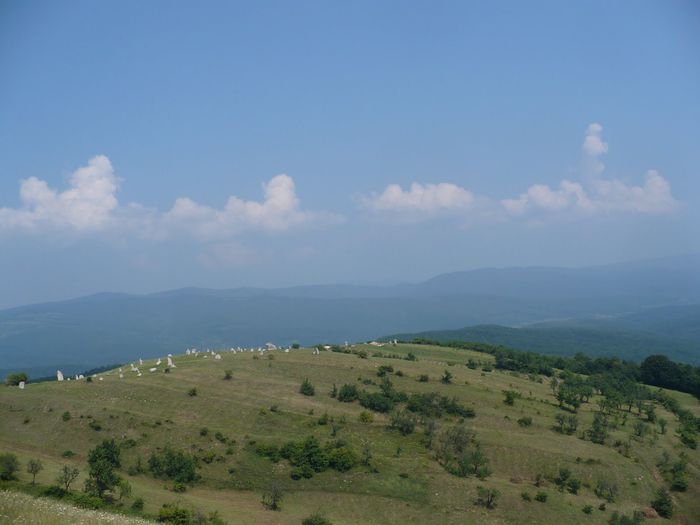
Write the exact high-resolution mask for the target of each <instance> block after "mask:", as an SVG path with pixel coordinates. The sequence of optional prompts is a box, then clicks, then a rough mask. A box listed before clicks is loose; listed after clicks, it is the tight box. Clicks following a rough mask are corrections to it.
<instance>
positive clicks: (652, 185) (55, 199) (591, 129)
mask: <svg viewBox="0 0 700 525" xmlns="http://www.w3.org/2000/svg"><path fill="white" fill-rule="evenodd" d="M581 151H582V156H583V159H582V160H583V162H582V177H581V180H580V181H575V180H568V179H564V180H562V181H561V182H559V183H558V184H557V185H555V186H550V185H547V184H533V185H531V186H530V187H529V188H527V189H526V190H525V191H523V192H522V193H520V194H519V195H516V196H514V197H513V196H509V197H505V198H501V199H493V198H489V197H485V196H481V195H478V194H476V193H475V192H473V191H472V190H470V189H467V188H464V187H462V186H458V185H456V184H453V183H447V182H441V183H436V184H421V183H417V182H413V183H412V184H411V185H410V186H409V187H408V188H406V189H403V188H402V187H401V186H400V185H399V184H389V185H388V186H386V188H385V189H384V190H383V191H381V192H379V193H372V194H370V195H369V196H364V197H361V198H360V199H359V200H360V204H361V206H362V207H363V208H364V209H365V210H369V211H370V212H373V213H378V214H384V215H392V214H393V215H396V216H400V217H412V218H417V219H418V220H422V219H428V218H431V217H434V216H436V215H444V214H448V215H453V216H458V217H467V216H469V217H475V218H477V219H479V220H483V221H489V220H493V219H494V218H496V219H497V220H502V219H503V218H504V217H505V218H513V219H520V218H527V217H528V216H533V217H536V218H537V219H538V220H540V219H542V218H544V217H547V216H552V217H557V218H558V217H561V216H562V215H564V214H567V215H573V216H576V217H586V216H595V215H601V214H613V213H636V214H666V213H672V212H673V211H675V210H676V209H677V208H678V207H679V202H678V201H677V200H676V199H675V197H674V196H673V193H672V191H671V186H670V184H669V182H668V181H667V180H666V179H665V178H664V177H662V176H661V175H660V174H659V173H658V172H656V171H654V170H649V171H648V172H647V173H646V174H645V176H644V178H643V180H642V181H640V182H639V183H636V184H633V183H632V184H631V183H628V182H625V181H623V180H621V179H615V178H607V177H605V174H604V171H605V166H604V164H603V163H602V161H601V158H602V156H603V155H605V154H606V153H607V152H608V144H607V143H606V142H604V140H603V127H602V126H601V125H600V124H597V123H593V124H590V125H589V126H588V128H587V129H586V132H585V135H584V139H583V143H582V145H581ZM120 182H121V180H120V179H119V178H117V176H116V175H115V173H114V168H113V166H112V163H111V162H110V160H109V159H108V158H107V157H106V156H104V155H98V156H95V157H93V158H91V159H90V160H89V161H88V163H87V166H84V167H81V168H79V169H77V170H75V171H74V172H73V173H72V174H71V175H70V177H69V178H68V181H67V188H66V189H64V190H63V191H59V190H57V189H53V188H50V187H49V185H48V183H47V182H46V181H45V180H41V179H38V178H36V177H30V178H28V179H26V180H22V181H21V183H20V191H19V195H20V202H21V204H20V206H18V207H16V208H0V231H26V232H35V233H42V232H56V231H68V232H71V233H72V234H94V233H96V232H105V231H110V232H118V233H120V234H121V233H124V234H126V233H129V234H131V235H136V236H139V237H141V238H149V239H168V238H176V237H181V236H189V237H190V238H193V239H196V240H198V241H201V242H208V243H219V244H216V246H214V245H213V244H212V246H211V247H210V248H211V250H210V255H208V256H207V257H208V259H207V260H206V262H207V264H211V265H213V264H214V261H218V260H223V261H229V262H237V261H246V260H252V259H253V256H252V255H251V254H250V253H248V252H246V251H245V250H244V249H242V248H241V245H239V244H235V243H231V242H230V241H231V240H232V239H233V238H234V237H236V236H238V235H240V234H242V233H245V232H257V233H266V234H280V233H283V232H287V231H290V230H294V229H298V228H300V227H303V226H306V225H314V224H322V225H326V224H332V223H334V222H338V221H339V220H342V216H341V215H337V214H333V213H328V212H314V211H309V210H305V209H303V208H302V206H301V203H300V200H299V197H298V196H297V192H296V187H295V184H294V180H293V179H292V178H291V177H290V176H288V175H285V174H281V175H276V176H274V177H272V178H271V179H270V180H269V181H267V182H266V183H264V184H263V185H262V190H263V197H262V200H259V201H258V200H243V199H241V198H240V197H237V196H233V195H232V196H230V197H228V199H227V200H226V203H225V204H224V206H223V207H222V208H215V207H211V206H208V205H205V204H201V203H198V202H195V201H194V200H192V199H191V198H189V197H180V198H178V199H176V200H175V202H174V203H173V205H172V207H171V208H170V209H168V210H167V211H159V210H156V209H152V208H147V207H144V206H141V205H139V204H137V203H128V204H126V205H123V204H120V203H119V201H118V199H117V193H118V190H119V184H120ZM227 242H228V243H229V244H226V243H227Z"/></svg>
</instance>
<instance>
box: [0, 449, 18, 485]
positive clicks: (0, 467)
mask: <svg viewBox="0 0 700 525" xmlns="http://www.w3.org/2000/svg"><path fill="white" fill-rule="evenodd" d="M18 471H19V460H18V459H17V456H15V455H14V454H12V453H10V452H7V453H5V454H0V480H3V481H12V480H14V479H17V472H18Z"/></svg>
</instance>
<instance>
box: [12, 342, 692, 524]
mask: <svg viewBox="0 0 700 525" xmlns="http://www.w3.org/2000/svg"><path fill="white" fill-rule="evenodd" d="M354 350H366V351H367V352H368V354H369V356H370V357H369V358H367V359H363V358H360V357H359V356H358V355H355V354H345V353H337V352H331V351H322V352H321V353H320V355H313V353H312V350H311V349H298V350H292V351H291V352H289V353H284V352H282V351H272V352H269V353H266V354H264V355H258V353H257V352H255V353H250V352H245V353H240V352H239V353H236V354H234V353H232V352H228V351H222V352H221V356H222V359H221V360H215V359H213V358H212V357H211V356H209V357H206V358H205V357H204V354H199V355H198V356H184V355H177V356H175V357H174V361H175V364H176V368H173V369H171V370H170V372H169V373H163V367H162V365H161V366H160V367H158V368H159V369H158V371H157V372H153V373H149V372H148V369H149V368H150V367H152V366H155V360H149V361H145V362H144V364H143V366H140V369H141V371H142V372H143V376H142V377H137V376H136V374H135V373H133V372H131V371H129V366H128V365H127V366H125V367H123V373H124V376H125V377H124V378H123V379H120V378H119V373H118V371H117V370H112V371H108V372H105V373H103V374H99V375H98V377H95V378H94V379H93V381H92V382H90V383H88V382H86V381H70V382H68V381H64V382H61V383H59V382H45V383H37V384H31V383H30V384H28V385H27V386H26V388H25V389H24V390H20V389H19V388H16V387H2V388H0V421H1V423H0V452H12V453H15V454H16V455H17V456H18V457H19V459H20V461H21V462H22V470H21V471H20V474H19V478H20V480H19V482H5V483H4V484H0V489H2V488H5V489H10V490H11V489H12V488H13V486H15V488H17V485H18V484H26V483H28V482H29V481H31V476H30V475H29V474H28V473H27V472H26V470H25V468H24V465H25V464H26V461H27V460H29V459H30V458H38V459H40V460H41V461H42V463H43V465H44V470H42V471H41V472H39V474H38V475H37V479H36V482H37V484H40V485H50V484H51V483H52V482H53V480H54V479H55V478H56V475H57V473H58V470H59V469H60V468H61V467H62V466H63V465H70V466H75V467H77V468H78V469H80V471H81V474H80V477H79V479H78V480H77V481H76V483H75V484H74V487H75V488H82V485H83V482H84V480H85V476H86V472H87V464H86V461H87V453H88V451H89V450H90V449H91V448H93V447H95V445H97V444H98V443H99V442H101V441H102V440H103V439H106V438H114V439H116V440H117V442H122V443H125V442H128V443H129V444H130V445H129V446H126V447H123V448H122V468H121V470H120V472H119V474H120V475H121V476H123V477H124V478H125V479H126V480H128V482H129V483H130V484H131V486H132V487H133V495H132V496H131V497H130V498H129V499H128V500H126V501H125V502H124V504H125V506H126V507H128V506H129V504H130V503H131V501H132V500H133V499H134V498H137V497H140V498H143V499H144V501H145V506H144V512H145V513H147V514H150V515H154V516H155V515H157V513H158V510H159V509H160V508H161V506H162V505H163V504H164V503H172V502H177V503H179V505H181V506H185V507H188V508H192V509H195V508H196V509H201V510H203V511H206V512H210V511H214V510H216V511H218V512H219V514H220V516H221V517H222V518H223V519H224V520H226V521H227V522H228V523H230V524H269V525H272V524H280V525H286V524H297V525H298V524H299V523H301V521H302V519H303V518H305V517H306V516H308V515H309V514H312V513H313V512H314V511H322V512H323V513H324V514H325V516H326V517H327V518H328V519H329V520H330V521H331V522H332V523H333V524H336V525H340V524H369V523H383V524H401V525H408V524H416V525H418V524H427V523H440V524H465V523H467V524H471V523H473V524H487V525H496V524H513V525H515V524H523V523H527V524H533V525H534V524H541V525H549V524H551V525H554V524H570V525H578V524H581V525H583V524H586V525H595V524H604V523H607V522H608V520H609V518H610V515H611V514H612V512H613V511H615V510H617V511H620V512H623V513H627V514H630V513H631V512H632V511H634V510H642V509H645V508H648V507H649V502H650V501H651V500H652V499H653V498H654V493H655V491H656V489H657V488H659V487H661V486H666V484H665V482H664V480H663V479H662V477H661V474H660V472H659V471H658V468H657V467H656V464H657V462H658V461H659V458H660V457H661V454H662V452H663V451H667V452H669V453H670V454H671V455H672V456H673V457H674V458H675V457H678V456H679V454H681V453H682V452H683V453H685V454H687V456H688V462H689V474H690V477H689V487H688V490H687V491H686V492H672V493H671V494H672V497H673V499H674V503H675V513H674V515H673V517H672V518H671V519H670V520H665V519H663V518H655V519H654V520H653V521H654V522H656V523H682V524H687V525H692V524H697V523H700V483H698V479H700V453H699V452H698V451H697V450H691V449H689V448H687V447H683V446H682V445H681V443H680V441H679V440H678V438H677V437H676V435H675V432H674V431H675V428H676V426H677V421H676V418H675V417H674V416H673V414H671V413H669V412H667V411H665V410H664V409H663V408H661V407H657V413H658V415H659V416H661V417H663V418H665V419H667V420H668V421H669V427H668V431H667V432H666V433H665V434H661V433H660V432H659V431H658V429H656V430H655V431H654V432H653V433H652V434H650V435H647V436H645V437H644V438H642V439H639V438H637V439H632V441H631V443H632V445H631V449H630V454H629V457H625V456H624V455H623V454H621V453H620V452H618V451H617V450H616V449H614V448H613V447H611V446H609V445H598V444H594V443H592V442H591V441H589V440H584V439H581V438H580V435H581V434H582V432H583V431H584V430H586V429H588V428H589V427H590V425H591V422H592V419H593V415H592V414H593V411H594V410H595V408H596V404H595V399H592V400H591V402H590V403H588V404H584V405H583V406H582V407H581V408H580V409H579V411H578V417H579V420H580V424H579V429H578V431H577V432H576V433H575V434H574V435H565V434H561V433H558V432H555V431H554V430H553V426H554V423H555V420H554V417H555V415H556V414H557V413H560V412H561V410H560V409H559V408H558V407H557V402H556V400H555V398H554V396H553V393H552V389H551V388H550V386H549V383H548V381H549V380H548V379H547V378H543V377H542V376H527V375H524V374H517V373H512V372H504V371H499V370H492V371H483V370H481V368H480V367H478V368H476V369H470V368H468V367H467V366H465V363H466V362H467V360H468V359H469V358H471V359H473V360H475V361H477V362H479V363H480V364H481V365H486V368H487V370H488V369H489V368H490V367H489V366H488V365H489V364H490V363H492V361H493V358H492V357H491V356H489V355H486V354H482V353H477V352H470V351H466V350H458V349H451V348H445V347H433V346H423V345H407V344H399V345H397V346H390V345H387V346H385V347H383V348H381V349H377V348H375V347H372V346H364V345H358V346H356V347H355V348H354ZM377 350H379V351H381V352H385V353H392V354H399V355H402V356H405V355H408V353H409V352H410V353H413V354H414V355H415V356H416V357H417V360H415V361H409V360H402V359H395V358H386V357H372V353H373V352H376V351H377ZM380 365H390V366H393V368H394V373H392V374H389V376H388V377H389V378H390V379H391V381H392V383H393V384H394V386H395V388H396V389H397V390H399V391H404V392H407V393H420V392H425V393H427V392H438V393H439V394H440V395H445V396H448V397H450V398H452V397H455V398H456V399H457V400H458V401H459V402H460V403H462V404H463V405H466V406H468V407H471V408H473V409H474V411H475V413H476V416H475V417H474V418H471V419H466V421H465V424H466V426H467V427H468V428H470V429H472V430H474V431H475V432H476V439H477V440H478V441H479V443H480V444H481V447H482V449H483V451H484V452H485V454H486V456H487V458H488V461H489V465H488V466H489V469H490V470H491V471H492V473H491V475H489V476H488V477H487V478H486V479H484V480H480V479H478V478H476V477H473V476H472V477H466V478H460V477H457V476H454V475H452V474H450V473H448V472H447V471H446V470H445V469H444V468H443V467H442V466H441V465H440V464H439V463H438V462H437V461H436V460H435V459H434V457H433V453H432V452H431V451H430V450H427V449H426V447H425V446H424V444H423V441H422V428H421V425H418V427H417V429H416V432H414V433H413V434H410V435H408V436H402V435H401V434H400V433H399V432H397V431H396V430H392V429H390V428H388V422H389V416H388V415H386V414H379V413H373V421H371V422H362V421H360V414H361V412H363V411H365V410H366V409H364V408H362V407H361V406H360V405H359V404H358V403H357V402H353V403H343V402H339V401H338V400H337V399H334V398H332V397H331V396H330V395H329V393H330V392H331V389H332V388H333V385H334V384H335V385H337V386H338V387H340V386H341V385H343V384H345V383H349V384H355V385H357V387H358V388H366V389H367V390H371V391H375V390H377V386H376V385H374V384H370V383H369V382H370V381H372V382H374V383H376V384H378V383H379V381H380V378H379V377H377V369H378V367H379V366H380ZM225 370H231V371H232V378H231V379H230V380H226V379H224V371H225ZM445 370H449V371H450V373H451V374H452V376H453V378H452V382H451V383H450V384H444V383H443V382H441V381H440V377H441V376H442V375H443V373H444V371H445ZM396 371H400V372H401V373H402V374H403V375H397V374H396ZM422 374H427V375H428V377H429V380H428V381H427V382H420V381H419V380H418V378H419V376H420V375H422ZM100 378H102V379H100ZM305 378H308V379H309V380H310V382H311V383H312V384H313V385H314V387H315V395H313V396H305V395H302V394H301V393H300V392H299V387H300V384H301V383H302V381H303V380H304V379H305ZM192 388H196V391H197V393H196V395H188V391H190V390H191V389H192ZM504 390H514V391H517V392H518V393H519V394H520V397H519V398H517V399H516V400H515V403H514V404H513V405H512V406H509V405H506V404H505V403H504V395H503V391H504ZM673 395H674V396H676V397H677V398H678V399H679V400H680V401H681V403H682V404H683V405H684V406H686V407H687V408H689V409H690V410H692V411H694V412H695V413H696V414H700V405H699V404H698V402H697V401H696V400H695V399H694V398H692V397H691V396H689V395H685V394H680V393H673ZM65 412H68V413H70V418H66V417H64V416H63V414H64V413H65ZM324 414H328V416H329V417H330V418H332V420H333V422H335V425H333V424H332V423H330V422H329V423H328V424H325V425H321V424H319V423H318V421H319V418H321V417H322V416H323V415H324ZM524 416H529V417H531V418H532V425H531V426H528V427H523V426H521V425H519V424H518V422H517V420H518V419H520V418H522V417H524ZM636 417H637V416H636V415H634V414H633V415H631V416H630V419H629V421H628V422H627V423H626V424H625V425H624V426H619V427H618V428H616V429H615V430H613V431H612V432H611V437H610V440H611V441H614V440H615V439H619V440H621V441H627V440H628V437H629V436H630V434H631V433H632V424H633V421H634V419H636ZM457 420H458V418H457V417H455V416H447V417H443V418H441V419H440V420H439V422H438V424H439V425H440V426H447V425H450V424H453V423H456V422H457ZM204 429H206V431H204ZM333 432H335V433H336V436H332V434H333ZM217 433H219V434H218V436H217ZM310 435H314V436H316V437H317V438H318V439H319V440H320V441H321V443H325V442H327V441H330V440H332V439H343V440H346V441H347V442H348V443H349V445H350V446H351V447H352V448H353V450H354V451H356V452H357V453H358V455H359V452H360V451H361V450H362V449H363V447H364V446H366V445H368V446H369V447H370V450H371V453H372V467H373V468H372V469H369V468H367V467H364V466H362V465H360V466H355V467H354V468H352V469H351V470H349V471H347V472H338V471H335V470H327V471H325V472H321V473H316V474H315V475H314V476H313V477H312V478H310V479H301V480H293V479H291V477H290V471H291V468H292V467H291V466H290V465H289V463H288V462H287V461H285V460H282V461H279V462H277V463H274V462H272V461H270V460H269V459H268V458H265V457H262V456H260V455H258V454H256V452H255V447H256V445H258V444H276V445H282V444H284V443H285V442H286V441H288V440H297V439H303V438H305V437H307V436H310ZM222 438H223V439H222ZM165 446H170V447H172V448H174V449H178V450H184V451H187V452H190V453H193V454H195V455H197V456H198V457H199V458H201V460H200V461H199V466H200V467H199V469H198V472H199V474H200V475H201V480H200V481H199V482H198V483H196V484H195V485H194V486H192V487H189V488H188V489H187V490H186V491H185V492H182V493H177V492H174V491H173V490H171V489H172V483H170V482H168V481H166V480H163V479H155V478H154V477H152V476H151V475H150V474H149V473H143V474H136V475H129V474H128V471H129V467H132V466H133V465H135V464H136V463H137V461H139V458H140V460H141V461H142V463H143V464H144V465H145V464H146V463H147V460H148V457H149V456H150V454H151V452H152V451H156V450H159V449H160V448H162V447H165ZM205 459H206V461H205ZM563 467H566V468H568V469H570V470H571V472H572V474H573V475H574V476H575V477H576V478H578V479H580V480H581V482H582V487H581V489H580V490H579V493H578V494H571V493H569V492H567V491H563V492H562V491H559V490H558V489H557V487H556V486H555V485H554V484H553V483H552V482H551V481H549V482H545V483H544V486H542V487H536V486H534V480H535V478H536V476H537V474H538V473H541V474H544V475H545V477H549V478H550V479H551V478H553V477H556V475H557V473H558V472H559V469H560V468H563ZM603 478H604V479H606V480H611V481H613V482H615V483H616V484H617V485H618V487H619V496H618V498H617V500H616V501H615V502H614V503H607V504H606V509H605V510H600V509H599V506H600V504H601V503H603V500H601V499H599V498H598V497H597V496H596V495H595V494H594V491H593V488H594V487H595V485H596V482H597V481H598V480H599V479H603ZM272 482H277V483H278V484H279V485H280V486H281V487H282V489H283V491H284V499H283V501H282V506H281V510H280V511H271V510H267V509H266V508H265V507H264V506H263V505H262V504H261V494H262V492H263V491H264V490H266V489H267V488H268V487H269V486H270V484H271V483H272ZM478 486H484V487H489V488H495V489H497V490H498V491H499V492H500V497H499V498H498V500H497V503H496V507H495V508H493V509H486V508H485V507H483V506H480V505H477V504H475V500H476V498H477V487H478ZM539 491H544V492H546V493H547V501H546V502H538V501H534V499H533V501H525V500H524V499H523V497H522V493H523V492H528V493H530V494H531V495H532V496H533V498H534V495H535V494H536V493H537V492H539ZM12 498H15V496H14V494H10V493H8V492H0V523H4V522H3V521H2V520H6V521H5V522H7V523H32V521H31V520H30V521H26V519H25V521H20V519H21V518H16V519H15V518H13V516H14V517H17V516H20V514H21V510H20V509H21V507H22V502H21V501H20V500H21V498H19V496H18V497H17V498H15V499H16V501H15V500H12V501H10V500H11V499H12ZM25 498H29V497H28V496H25ZM22 501H26V502H27V503H26V506H25V509H26V510H25V512H35V511H36V512H38V510H35V507H36V505H34V504H32V503H31V501H32V500H31V498H30V499H25V500H22ZM586 505H590V506H592V509H593V510H592V512H591V513H585V512H584V511H583V510H582V509H583V508H584V507H585V506H586ZM76 512H77V511H76ZM60 515H61V516H63V515H65V516H66V518H65V520H62V518H52V520H47V521H38V519H37V520H36V521H34V522H35V523H47V524H51V525H54V524H59V523H61V524H62V523H66V524H69V523H82V522H81V521H71V519H72V518H70V517H69V513H68V512H67V511H66V512H64V513H63V514H60ZM123 519H124V520H127V519H131V518H123ZM8 520H9V521H8ZM650 521H651V520H650ZM90 523H103V522H102V521H99V520H97V519H95V521H93V522H90ZM104 523H111V522H109V521H104ZM123 523H130V522H128V521H123ZM134 523H136V521H134Z"/></svg>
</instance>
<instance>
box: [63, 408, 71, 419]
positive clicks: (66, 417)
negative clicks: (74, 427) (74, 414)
mask: <svg viewBox="0 0 700 525" xmlns="http://www.w3.org/2000/svg"><path fill="white" fill-rule="evenodd" d="M70 417H71V416H70V412H68V410H66V411H65V412H64V413H63V414H61V419H62V420H63V421H70Z"/></svg>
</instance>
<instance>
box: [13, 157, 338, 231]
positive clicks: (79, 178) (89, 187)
mask: <svg viewBox="0 0 700 525" xmlns="http://www.w3.org/2000/svg"><path fill="white" fill-rule="evenodd" d="M118 183H119V179H117V177H116V176H115V174H114V169H113V167H112V164H111V162H110V160H109V159H108V158H107V157H105V156H104V155H99V156H96V157H93V158H92V159H90V161H89V162H88V165H87V166H85V167H82V168H79V169H78V170H76V171H75V172H73V174H72V175H71V176H70V178H69V180H68V185H69V187H68V189H66V190H64V191H61V192H59V191H57V190H55V189H52V188H50V187H49V185H48V184H47V183H46V181H44V180H41V179H38V178H36V177H30V178H29V179H26V180H23V181H21V185H20V199H21V206H20V207H18V208H0V229H5V230H24V231H33V232H37V233H41V232H46V231H55V230H64V231H70V232H73V233H91V232H92V233H94V232H98V231H104V230H107V229H110V228H111V229H113V230H114V231H117V232H120V233H123V232H129V233H132V234H135V235H138V236H141V237H147V238H156V239H157V238H160V239H164V238H167V237H174V236H177V235H181V234H182V233H187V234H190V235H192V236H194V237H195V238H198V239H204V240H206V239H225V238H227V237H231V236H234V235H237V234H239V233H241V232H243V231H249V230H253V231H265V232H282V231H286V230H289V229H291V228H295V227H298V226H300V225H302V224H306V223H309V222H312V221H316V220H318V221H322V220H323V221H326V222H337V220H338V216H335V215H330V214H318V213H312V212H309V211H305V210H302V209H301V206H300V203H299V198H298V197H297V195H296V190H295V186H294V181H293V180H292V178H291V177H289V176H288V175H277V176H275V177H273V178H272V179H270V180H269V181H268V182H267V183H264V184H263V192H264V198H263V200H262V201H254V200H249V201H246V200H243V199H240V198H238V197H236V196H230V197H229V198H228V200H227V201H226V204H225V205H224V207H223V208H221V209H217V208H212V207H209V206H206V205H203V204H199V203H197V202H195V201H193V200H192V199H190V198H188V197H181V198H179V199H176V200H175V202H174V204H173V206H172V208H171V209H170V210H169V211H167V212H164V213H163V212H160V211H158V210H156V209H152V208H147V207H144V206H142V205H140V204H137V203H129V204H127V205H125V206H124V205H120V204H119V202H118V200H117V197H116V193H117V190H118Z"/></svg>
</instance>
